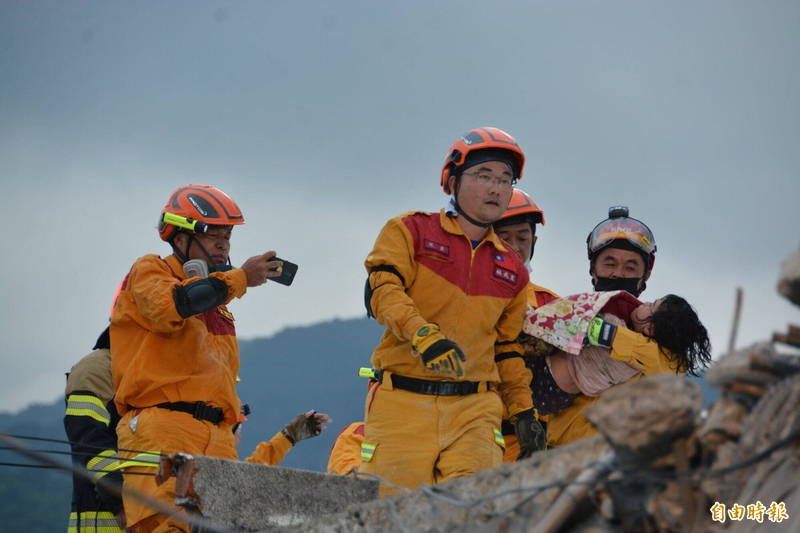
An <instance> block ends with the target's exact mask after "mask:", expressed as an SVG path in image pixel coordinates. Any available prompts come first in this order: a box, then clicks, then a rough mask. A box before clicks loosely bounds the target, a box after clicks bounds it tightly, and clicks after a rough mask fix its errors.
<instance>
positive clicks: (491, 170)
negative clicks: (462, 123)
mask: <svg viewBox="0 0 800 533" xmlns="http://www.w3.org/2000/svg"><path fill="white" fill-rule="evenodd" d="M524 162H525V156H524V154H523V152H522V150H521V149H520V147H519V145H518V144H517V142H516V140H514V138H513V137H511V135H509V134H508V133H506V132H504V131H502V130H499V129H497V128H488V127H487V128H476V129H473V130H470V131H469V132H467V133H466V134H465V135H464V136H463V137H461V138H459V139H458V140H457V141H456V142H455V143H453V145H452V146H451V148H450V150H449V151H448V153H447V156H446V160H445V163H444V166H443V168H442V171H441V175H440V185H441V187H442V189H443V190H444V192H445V193H446V194H449V195H451V197H450V201H449V203H448V206H447V207H446V208H445V209H442V210H441V212H439V213H428V212H422V211H413V212H409V213H406V214H404V215H401V216H398V217H395V218H393V219H391V220H389V221H388V222H387V223H386V225H385V226H384V227H383V229H382V230H381V232H380V234H379V235H378V238H377V240H376V241H375V245H374V247H373V249H372V251H371V252H370V253H369V255H368V256H367V258H366V261H365V262H364V264H365V267H366V269H367V272H368V279H367V285H366V288H365V304H366V306H367V311H368V313H369V314H370V315H371V316H374V317H375V318H376V320H377V321H378V322H379V323H381V324H383V325H384V326H386V331H385V332H384V334H383V337H382V339H381V341H380V343H379V345H378V346H377V348H376V349H375V351H374V352H373V354H372V366H373V367H374V368H375V378H374V380H373V382H372V383H371V386H370V388H369V392H368V396H367V401H366V409H365V411H366V412H365V415H366V417H365V428H364V442H363V444H362V454H361V467H360V469H361V471H363V472H367V473H373V474H377V475H379V476H381V477H382V478H383V479H385V480H387V481H389V482H390V483H392V484H395V485H399V486H401V487H407V488H412V489H413V488H416V487H417V486H419V485H421V484H423V483H425V484H433V483H438V482H440V481H444V480H447V479H451V478H453V477H458V476H465V475H469V474H472V473H474V472H477V471H479V470H483V469H486V468H492V467H495V466H497V465H499V464H500V463H501V462H502V457H503V437H502V434H501V432H500V422H501V415H502V410H503V404H505V406H506V408H507V409H508V411H509V413H510V415H511V419H512V420H513V421H514V423H515V427H516V428H517V434H518V435H519V436H520V442H521V443H522V447H523V451H524V452H525V453H530V451H531V450H532V448H533V447H534V446H535V442H534V436H533V433H532V431H533V430H532V429H531V427H532V425H533V424H534V423H536V420H535V417H534V412H533V407H532V402H531V392H530V386H529V383H530V380H531V374H530V371H528V369H527V368H526V367H525V364H524V362H523V360H522V347H521V346H520V345H519V344H518V343H517V342H516V339H517V337H518V335H519V333H520V330H521V327H522V320H523V317H524V313H525V307H526V305H527V303H526V286H527V284H528V271H527V269H526V268H525V265H524V263H523V261H522V260H521V259H520V258H519V257H518V255H517V254H516V252H514V251H513V250H512V249H511V248H510V247H509V246H508V245H507V244H505V243H504V242H503V241H502V240H501V239H500V238H499V237H498V236H497V234H496V233H495V232H494V230H493V229H492V223H494V222H495V221H497V220H498V219H499V218H500V217H501V216H502V215H503V213H504V212H505V210H506V208H507V207H508V203H509V200H510V199H511V195H512V187H513V184H514V183H515V182H516V181H517V180H518V179H520V178H521V177H522V172H523V167H524ZM495 391H497V392H499V395H498V394H497V393H496V392H495ZM501 398H502V401H501ZM392 490H393V489H391V488H390V487H388V486H387V485H385V484H382V486H381V491H382V494H387V493H389V492H391V491H392Z"/></svg>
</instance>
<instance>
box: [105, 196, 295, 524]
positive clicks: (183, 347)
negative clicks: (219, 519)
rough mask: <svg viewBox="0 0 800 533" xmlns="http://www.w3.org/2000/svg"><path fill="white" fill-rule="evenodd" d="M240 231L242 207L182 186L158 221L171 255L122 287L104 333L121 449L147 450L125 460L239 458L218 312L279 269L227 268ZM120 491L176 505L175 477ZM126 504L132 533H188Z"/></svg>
mask: <svg viewBox="0 0 800 533" xmlns="http://www.w3.org/2000/svg"><path fill="white" fill-rule="evenodd" d="M243 223H244V217H243V215H242V212H241V210H240V209H239V207H238V206H237V205H236V203H235V202H234V201H233V200H232V199H231V198H230V197H229V196H228V195H227V194H225V193H224V192H222V191H221V190H219V189H217V188H216V187H211V186H208V185H188V186H185V187H180V188H179V189H177V190H176V191H175V192H173V193H172V195H171V196H170V197H169V199H168V201H167V203H166V205H165V206H164V209H163V210H162V212H161V216H160V218H159V228H158V229H159V235H160V237H161V239H162V240H164V241H166V242H167V243H169V244H170V246H171V247H172V251H173V253H172V255H170V256H168V257H166V258H161V257H159V256H157V255H146V256H144V257H141V258H140V259H138V260H137V261H136V262H135V263H134V265H133V266H132V267H131V270H130V272H129V273H128V275H127V276H126V278H125V279H124V281H123V284H122V288H121V290H120V292H119V295H118V297H117V299H116V302H115V304H114V309H113V313H112V317H111V328H110V331H111V344H112V345H113V346H114V356H113V358H112V371H113V378H114V387H115V390H116V396H115V403H116V407H117V409H118V411H119V413H120V415H121V416H122V419H121V421H120V423H119V425H118V426H117V435H118V437H119V447H120V448H122V449H128V450H139V451H143V452H146V453H139V454H136V453H134V452H122V454H123V455H125V456H129V457H131V459H135V460H138V461H143V462H146V461H148V460H150V461H158V455H157V454H171V453H176V452H186V453H193V454H202V455H207V456H213V457H223V458H228V459H235V458H236V449H235V445H234V434H233V431H232V426H233V424H235V423H236V422H237V419H238V415H239V408H240V402H239V399H238V396H237V394H236V376H237V373H238V372H239V349H238V345H237V342H236V331H235V327H234V322H233V315H231V313H230V312H229V311H228V309H227V308H226V307H225V304H227V303H228V302H230V300H231V299H233V298H234V297H236V298H241V297H242V296H244V294H245V292H246V290H247V288H248V287H257V286H259V285H262V284H264V283H265V282H266V281H267V279H268V278H270V277H275V276H278V275H280V272H279V269H280V267H281V265H282V264H281V262H280V261H275V260H274V257H275V252H273V251H270V252H266V253H264V254H260V255H257V256H254V257H251V258H250V259H248V260H247V261H245V262H244V264H243V265H242V266H241V267H240V268H232V267H231V265H230V260H229V252H230V237H231V232H232V230H233V226H235V225H239V224H243ZM190 260H198V261H195V263H194V265H197V264H198V262H200V264H201V265H203V264H204V265H205V267H206V268H208V271H209V272H210V275H208V276H207V277H203V276H202V275H200V276H196V275H192V276H188V275H187V274H186V273H185V272H184V268H183V267H184V264H185V263H186V262H187V261H190ZM201 270H202V269H201ZM148 454H150V455H148ZM153 454H155V455H153ZM136 469H137V468H133V470H136ZM124 483H125V485H126V486H130V487H131V488H134V489H136V490H139V491H141V492H144V493H145V494H148V495H150V496H151V497H155V498H157V499H160V500H161V501H163V502H164V503H166V504H168V505H174V491H175V480H174V479H172V480H170V481H168V482H166V483H164V484H163V485H161V486H156V483H155V480H154V479H153V478H152V477H150V476H135V475H130V476H125V479H124ZM124 504H125V513H126V516H127V521H128V522H127V523H128V527H129V528H130V529H132V530H134V531H187V530H188V527H187V526H186V525H185V524H183V523H181V522H179V521H176V520H174V519H171V518H169V517H167V516H166V515H162V514H156V512H155V511H154V510H153V509H151V508H149V507H147V506H145V505H143V504H141V503H139V502H138V501H136V500H134V499H131V498H129V497H127V496H125V497H124Z"/></svg>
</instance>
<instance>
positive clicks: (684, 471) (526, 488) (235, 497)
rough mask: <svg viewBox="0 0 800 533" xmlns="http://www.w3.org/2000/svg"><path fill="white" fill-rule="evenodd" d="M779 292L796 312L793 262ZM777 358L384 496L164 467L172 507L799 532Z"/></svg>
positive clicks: (254, 471) (736, 364) (609, 406)
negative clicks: (510, 457)
mask: <svg viewBox="0 0 800 533" xmlns="http://www.w3.org/2000/svg"><path fill="white" fill-rule="evenodd" d="M779 290H780V291H781V293H782V294H784V295H786V296H787V297H788V298H789V299H790V300H791V301H792V302H794V303H796V304H798V305H800V252H798V253H797V254H795V255H794V256H792V257H790V258H789V259H788V260H787V261H786V262H785V263H784V268H783V273H782V274H781V280H780V282H779ZM795 333H797V334H800V328H797V331H796V332H795ZM787 338H789V339H790V340H791V338H792V329H791V328H790V334H789V336H788V337H787ZM778 340H780V341H781V342H785V340H781V339H778ZM790 344H791V343H790ZM798 346H800V344H798ZM781 349H782V347H781V346H780V345H776V344H775V343H773V342H762V343H757V344H754V345H752V346H749V347H747V348H744V349H740V350H735V351H733V352H731V353H729V354H727V355H725V356H723V357H722V358H721V359H720V360H718V361H717V362H716V363H715V364H714V365H713V367H712V368H711V369H710V370H709V371H708V373H707V374H706V377H705V379H706V383H708V384H710V385H711V386H714V387H716V388H718V389H719V390H720V391H721V397H720V399H719V400H718V401H717V402H715V403H714V404H713V405H712V406H711V407H710V409H709V410H708V412H705V411H703V410H702V401H701V394H700V390H699V388H698V386H697V385H696V384H695V383H693V382H691V381H689V380H687V379H685V378H681V377H677V376H655V377H648V378H643V379H640V380H636V381H634V382H631V383H627V384H624V385H620V386H617V387H614V388H612V389H610V390H609V391H607V392H606V393H604V394H603V395H602V396H601V398H600V400H599V401H598V402H596V403H595V404H593V405H592V406H591V407H589V408H587V410H586V416H587V418H588V419H589V420H590V421H591V422H592V423H593V424H594V425H595V426H596V427H597V428H598V431H599V434H598V435H596V436H595V437H592V438H588V439H585V440H582V441H578V442H575V443H572V444H570V445H568V446H563V447H559V448H555V449H551V450H546V451H543V452H539V453H536V454H534V455H533V457H531V458H529V459H526V460H523V461H519V462H516V463H512V464H503V465H502V466H500V467H498V468H496V469H493V470H488V471H484V472H479V473H477V474H475V475H472V476H470V477H464V478H458V479H453V480H450V481H447V482H444V483H441V484H438V485H435V486H432V487H430V486H423V487H420V488H419V489H417V490H415V491H413V492H412V491H410V492H408V493H406V494H401V495H396V496H390V497H387V498H384V499H377V494H378V486H377V482H376V481H374V480H372V479H359V478H356V477H353V475H349V476H331V475H327V474H320V473H316V472H306V471H298V470H291V469H286V468H279V467H269V466H261V465H254V464H249V463H239V462H234V461H226V460H223V459H211V458H207V457H194V458H191V457H189V458H186V457H184V458H175V461H174V462H172V463H169V464H167V465H166V468H165V470H164V471H165V472H166V473H167V474H169V473H170V472H176V473H177V477H178V488H179V490H178V500H177V502H178V504H183V505H185V506H187V507H189V508H190V509H202V513H203V515H204V516H205V517H206V518H208V519H210V520H213V521H215V522H218V523H220V524H223V525H225V527H228V528H231V529H232V530H235V531H264V532H275V531H281V532H300V531H303V532H306V531H311V532H318V533H322V532H325V533H331V532H342V533H345V532H346V533H351V532H364V533H367V532H376V533H377V532H381V533H382V532H395V531H396V532H417V531H423V532H426V533H445V532H448V533H449V532H459V533H460V532H466V533H471V532H487V531H488V532H495V531H496V532H516V531H520V532H521V531H534V532H537V533H556V532H558V533H590V532H591V533H605V532H619V531H624V532H627V531H632V532H640V531H661V532H678V531H682V532H687V531H688V532H695V533H705V532H710V531H719V530H721V529H723V528H724V529H726V530H728V531H731V532H734V533H745V532H750V531H752V532H754V533H755V532H757V531H759V532H760V531H763V530H765V526H766V529H768V530H769V531H794V532H798V531H800V518H798V517H797V515H798V513H800V490H799V489H800V361H799V360H798V359H799V358H798V357H797V356H796V355H789V354H786V353H782V352H781ZM361 476H364V475H363V474H362V475H361ZM751 512H752V517H751V514H750V513H751ZM737 517H739V518H737ZM758 518H760V519H758Z"/></svg>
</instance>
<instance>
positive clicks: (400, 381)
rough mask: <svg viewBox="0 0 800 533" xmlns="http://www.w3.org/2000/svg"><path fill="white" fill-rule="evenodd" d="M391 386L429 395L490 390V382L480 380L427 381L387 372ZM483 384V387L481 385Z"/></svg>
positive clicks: (458, 394)
mask: <svg viewBox="0 0 800 533" xmlns="http://www.w3.org/2000/svg"><path fill="white" fill-rule="evenodd" d="M389 375H390V376H391V379H392V387H394V388H395V389H401V390H405V391H409V392H416V393H417V394H429V395H431V396H466V395H467V394H475V393H476V392H480V391H481V390H483V391H487V390H492V386H491V384H490V383H486V382H481V381H428V380H427V379H419V378H410V377H406V376H400V375H398V374H389ZM481 385H484V387H481Z"/></svg>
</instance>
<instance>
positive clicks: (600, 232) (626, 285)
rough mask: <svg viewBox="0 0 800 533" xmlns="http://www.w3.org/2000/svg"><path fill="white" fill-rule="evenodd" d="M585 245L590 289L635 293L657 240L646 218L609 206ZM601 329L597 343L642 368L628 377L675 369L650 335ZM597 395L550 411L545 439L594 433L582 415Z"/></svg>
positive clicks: (553, 442)
mask: <svg viewBox="0 0 800 533" xmlns="http://www.w3.org/2000/svg"><path fill="white" fill-rule="evenodd" d="M586 246H587V252H588V256H589V274H590V275H591V278H592V285H593V287H594V290H596V291H614V290H626V291H628V292H630V293H631V294H633V295H634V296H639V295H640V294H641V293H642V291H644V290H645V288H646V286H647V283H646V282H647V280H648V279H649V278H650V274H651V273H652V271H653V265H654V264H655V260H656V242H655V238H654V237H653V233H652V232H651V231H650V228H648V227H647V225H646V224H644V223H643V222H642V221H640V220H637V219H635V218H631V217H629V216H628V208H627V207H612V208H610V209H609V214H608V218H607V219H606V220H603V221H602V222H600V223H599V224H597V226H595V228H594V229H593V230H592V231H591V232H590V233H589V236H588V237H587V238H586ZM597 320H600V319H597ZM603 331H609V332H611V334H610V335H603V336H601V338H600V343H601V344H600V345H602V346H605V347H607V348H610V350H611V351H610V355H611V357H612V358H614V359H617V360H619V361H623V362H625V363H628V364H630V365H631V366H633V367H635V368H638V369H639V370H640V372H641V374H639V375H638V376H635V377H634V378H632V379H638V377H640V376H642V375H645V376H648V375H654V374H663V373H676V372H677V369H676V366H675V364H674V363H671V362H670V358H669V356H668V354H666V353H665V352H664V351H663V350H662V349H661V347H660V346H659V345H658V344H657V343H656V342H655V341H654V340H653V339H651V338H649V337H646V336H645V335H642V334H641V333H637V332H635V331H633V330H630V329H626V328H615V327H613V326H611V325H609V327H607V328H604V329H603ZM539 359H541V358H539ZM596 400H597V397H589V396H585V395H582V394H580V395H578V397H577V398H575V400H574V402H573V403H572V405H570V406H569V407H567V408H566V409H564V410H562V411H559V412H557V413H553V414H551V415H549V416H548V422H547V442H548V444H549V445H553V446H556V445H562V444H568V443H570V442H573V441H575V440H578V439H582V438H585V437H588V436H591V435H594V434H595V433H596V430H595V429H594V427H593V426H592V425H591V424H590V423H589V422H588V421H587V420H586V418H585V417H584V416H583V410H584V408H585V407H586V406H587V405H590V404H591V403H593V402H594V401H596Z"/></svg>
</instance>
